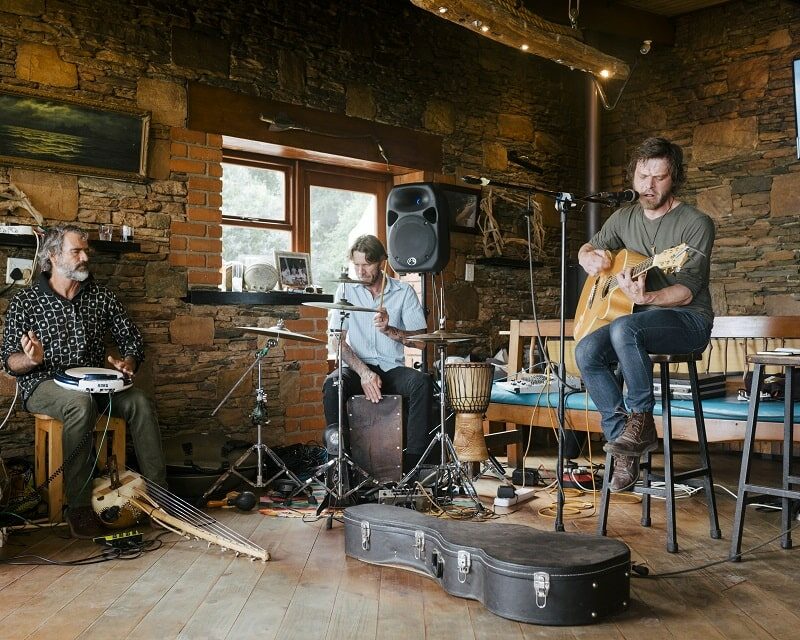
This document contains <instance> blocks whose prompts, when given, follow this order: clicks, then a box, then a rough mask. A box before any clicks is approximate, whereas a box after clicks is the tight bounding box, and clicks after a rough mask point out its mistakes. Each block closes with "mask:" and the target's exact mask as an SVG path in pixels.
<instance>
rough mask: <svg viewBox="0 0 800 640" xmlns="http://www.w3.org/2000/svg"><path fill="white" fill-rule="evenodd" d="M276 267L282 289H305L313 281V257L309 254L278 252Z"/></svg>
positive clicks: (276, 254) (276, 253)
mask: <svg viewBox="0 0 800 640" xmlns="http://www.w3.org/2000/svg"><path fill="white" fill-rule="evenodd" d="M275 266H276V267H277V268H278V282H279V283H280V287H281V289H301V290H302V289H305V288H306V287H307V286H309V285H310V284H311V282H312V280H311V256H309V254H307V253H295V252H292V251H276V252H275Z"/></svg>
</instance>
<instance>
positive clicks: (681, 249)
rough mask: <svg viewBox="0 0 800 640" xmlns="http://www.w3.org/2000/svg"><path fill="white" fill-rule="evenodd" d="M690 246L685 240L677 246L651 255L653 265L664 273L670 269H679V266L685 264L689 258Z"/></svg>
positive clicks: (670, 270)
mask: <svg viewBox="0 0 800 640" xmlns="http://www.w3.org/2000/svg"><path fill="white" fill-rule="evenodd" d="M689 251H690V247H689V245H688V244H686V243H685V242H684V243H683V244H679V245H678V246H677V247H672V248H671V249H667V250H666V251H662V252H661V253H659V254H657V255H655V256H653V266H654V267H658V268H659V269H661V270H662V271H663V272H664V273H670V272H672V271H680V268H681V267H682V266H683V265H684V264H686V261H687V260H688V259H689Z"/></svg>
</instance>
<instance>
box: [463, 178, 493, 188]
mask: <svg viewBox="0 0 800 640" xmlns="http://www.w3.org/2000/svg"><path fill="white" fill-rule="evenodd" d="M461 182H466V183H467V184H479V185H481V186H482V187H485V186H487V185H490V184H492V181H491V180H489V178H482V177H480V176H462V177H461Z"/></svg>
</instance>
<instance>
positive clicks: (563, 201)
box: [462, 176, 612, 531]
mask: <svg viewBox="0 0 800 640" xmlns="http://www.w3.org/2000/svg"><path fill="white" fill-rule="evenodd" d="M462 180H463V181H464V182H467V183H469V184H480V185H485V186H494V187H501V188H504V189H517V190H520V191H528V192H532V193H542V194H545V195H548V196H551V197H552V198H555V201H556V211H558V213H559V218H560V221H561V225H560V226H561V283H560V297H561V302H560V304H559V311H558V320H559V337H558V340H559V342H558V345H559V346H558V354H559V355H558V358H559V364H558V374H557V377H558V409H557V412H556V417H557V422H558V460H557V462H556V487H557V489H558V492H557V497H556V520H555V530H556V531H564V497H565V496H564V458H563V457H562V455H563V452H564V439H565V437H566V433H565V427H564V423H565V420H564V418H565V415H566V411H565V405H566V380H567V378H566V367H565V365H564V351H565V349H564V344H565V342H566V336H565V333H566V332H565V326H566V319H565V317H564V316H565V313H566V291H567V211H569V210H570V209H574V208H575V207H576V206H577V202H595V203H597V204H604V205H606V206H611V204H612V203H611V201H610V200H611V199H608V198H601V197H598V196H596V195H583V196H578V195H575V194H573V193H568V192H564V191H549V190H547V189H542V188H540V187H536V186H534V185H528V184H514V183H511V182H499V181H497V180H490V179H488V178H478V177H473V176H464V177H463V178H462ZM509 373H511V372H509ZM514 373H516V372H514Z"/></svg>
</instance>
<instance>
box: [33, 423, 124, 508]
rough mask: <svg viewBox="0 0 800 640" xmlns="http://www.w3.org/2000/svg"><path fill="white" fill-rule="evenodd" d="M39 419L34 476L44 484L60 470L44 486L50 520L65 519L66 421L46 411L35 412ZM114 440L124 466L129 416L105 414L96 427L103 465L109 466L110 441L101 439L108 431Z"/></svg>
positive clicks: (99, 460) (121, 466)
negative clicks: (127, 418) (64, 433)
mask: <svg viewBox="0 0 800 640" xmlns="http://www.w3.org/2000/svg"><path fill="white" fill-rule="evenodd" d="M33 415H34V417H35V419H36V423H35V426H34V476H35V479H36V486H37V487H38V486H39V485H41V484H42V483H43V482H44V481H45V480H46V479H47V478H48V476H50V475H52V474H54V473H56V471H58V474H57V475H56V476H55V477H54V478H53V479H52V480H51V481H50V484H49V485H48V486H47V487H45V488H44V490H43V498H44V499H45V500H46V501H47V504H48V510H49V516H50V522H61V520H62V518H61V512H62V510H63V507H64V471H63V469H62V468H61V467H62V465H63V464H64V450H63V442H62V434H63V429H64V425H63V424H62V422H61V421H60V420H56V419H55V418H52V417H50V416H48V415H44V414H42V413H35V414H33ZM106 425H108V433H107V436H108V437H110V440H111V447H112V448H111V452H112V454H113V455H115V456H116V458H117V466H118V467H119V468H120V469H123V468H124V467H125V420H123V419H122V418H115V417H111V418H110V419H109V418H108V417H107V416H101V417H100V418H98V420H97V424H96V425H95V427H94V431H95V446H96V447H98V448H99V450H100V451H99V457H98V463H99V464H100V466H101V467H103V466H105V464H106V460H107V459H108V453H107V452H108V443H107V440H106V442H103V445H104V446H100V440H101V438H102V437H103V434H104V433H105V432H106Z"/></svg>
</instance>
